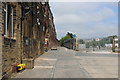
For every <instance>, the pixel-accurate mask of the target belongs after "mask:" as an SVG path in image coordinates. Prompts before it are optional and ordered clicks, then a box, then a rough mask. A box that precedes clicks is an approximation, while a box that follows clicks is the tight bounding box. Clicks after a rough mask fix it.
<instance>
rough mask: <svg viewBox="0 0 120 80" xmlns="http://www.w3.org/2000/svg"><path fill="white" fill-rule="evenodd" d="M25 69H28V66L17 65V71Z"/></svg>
mask: <svg viewBox="0 0 120 80" xmlns="http://www.w3.org/2000/svg"><path fill="white" fill-rule="evenodd" d="M25 67H26V64H19V65H17V67H16V69H17V71H21V70H23V69H25Z"/></svg>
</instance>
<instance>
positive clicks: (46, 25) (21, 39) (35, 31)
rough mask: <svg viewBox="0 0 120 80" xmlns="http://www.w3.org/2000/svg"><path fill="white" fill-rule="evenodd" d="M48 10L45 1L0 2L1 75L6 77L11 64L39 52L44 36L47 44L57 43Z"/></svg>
mask: <svg viewBox="0 0 120 80" xmlns="http://www.w3.org/2000/svg"><path fill="white" fill-rule="evenodd" d="M49 11H51V10H50V7H49V3H48V2H27V3H26V2H1V3H0V41H1V43H0V50H1V52H0V59H2V60H1V63H0V69H1V70H2V71H1V75H2V77H10V76H11V74H12V73H13V72H14V65H15V64H20V63H23V59H35V58H37V57H38V56H39V55H41V54H43V53H44V47H45V44H46V43H45V40H46V38H48V39H49V41H48V43H47V44H49V45H47V48H48V47H49V46H53V45H52V42H56V43H57V41H55V40H57V39H56V31H55V26H54V22H53V16H52V14H51V13H49ZM50 18H51V19H50ZM50 23H51V24H50ZM46 35H49V36H46ZM50 37H52V38H50ZM52 40H53V41H52ZM56 43H54V45H55V44H56Z"/></svg>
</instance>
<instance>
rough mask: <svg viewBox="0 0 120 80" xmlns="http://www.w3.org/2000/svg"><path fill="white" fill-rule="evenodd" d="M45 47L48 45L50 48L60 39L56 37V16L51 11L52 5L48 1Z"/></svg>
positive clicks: (45, 15) (46, 5)
mask: <svg viewBox="0 0 120 80" xmlns="http://www.w3.org/2000/svg"><path fill="white" fill-rule="evenodd" d="M44 17H45V18H44V20H45V28H46V29H45V47H46V46H47V48H48V49H50V48H51V47H52V46H57V45H58V40H57V39H56V37H57V35H56V30H55V25H54V17H53V14H52V12H51V9H50V6H49V4H48V3H46V4H45V14H44Z"/></svg>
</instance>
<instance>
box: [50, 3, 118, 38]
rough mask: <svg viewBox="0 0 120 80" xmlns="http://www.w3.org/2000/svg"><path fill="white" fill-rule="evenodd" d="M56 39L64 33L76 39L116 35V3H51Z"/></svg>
mask: <svg viewBox="0 0 120 80" xmlns="http://www.w3.org/2000/svg"><path fill="white" fill-rule="evenodd" d="M50 7H51V10H52V12H53V16H54V22H55V27H56V31H57V37H58V39H60V38H61V37H63V36H65V34H66V32H68V31H69V32H72V33H74V34H77V36H78V38H81V39H85V38H99V37H106V36H110V35H117V34H118V3H117V2H51V3H50Z"/></svg>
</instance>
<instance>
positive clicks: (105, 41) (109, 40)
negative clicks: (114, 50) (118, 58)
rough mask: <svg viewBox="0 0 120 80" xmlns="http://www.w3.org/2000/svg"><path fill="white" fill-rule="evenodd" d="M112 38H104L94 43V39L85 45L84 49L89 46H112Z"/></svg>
mask: <svg viewBox="0 0 120 80" xmlns="http://www.w3.org/2000/svg"><path fill="white" fill-rule="evenodd" d="M113 37H114V36H108V37H105V38H102V39H101V40H100V41H96V40H95V39H94V40H92V41H91V42H87V43H86V47H87V48H89V47H90V46H92V47H97V46H98V47H105V44H112V39H113Z"/></svg>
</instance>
